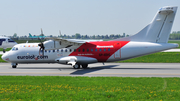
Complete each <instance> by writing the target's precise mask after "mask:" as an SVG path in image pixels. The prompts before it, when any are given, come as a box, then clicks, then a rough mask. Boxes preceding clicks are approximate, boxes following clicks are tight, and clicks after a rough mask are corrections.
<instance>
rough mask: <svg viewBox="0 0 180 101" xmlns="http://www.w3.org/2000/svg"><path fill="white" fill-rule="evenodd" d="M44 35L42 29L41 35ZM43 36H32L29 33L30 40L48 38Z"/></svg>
mask: <svg viewBox="0 0 180 101" xmlns="http://www.w3.org/2000/svg"><path fill="white" fill-rule="evenodd" d="M42 34H43V31H42V28H41V35H42ZM41 35H39V36H32V35H31V33H29V38H40V39H42V38H45V37H47V36H41Z"/></svg>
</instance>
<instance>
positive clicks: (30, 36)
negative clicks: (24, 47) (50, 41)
mask: <svg viewBox="0 0 180 101" xmlns="http://www.w3.org/2000/svg"><path fill="white" fill-rule="evenodd" d="M45 37H46V36H32V35H31V33H29V38H45Z"/></svg>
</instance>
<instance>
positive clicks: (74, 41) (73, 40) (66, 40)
mask: <svg viewBox="0 0 180 101" xmlns="http://www.w3.org/2000/svg"><path fill="white" fill-rule="evenodd" d="M45 39H49V40H54V41H59V42H64V43H70V44H71V43H86V41H85V40H76V39H62V38H54V37H46V38H45Z"/></svg>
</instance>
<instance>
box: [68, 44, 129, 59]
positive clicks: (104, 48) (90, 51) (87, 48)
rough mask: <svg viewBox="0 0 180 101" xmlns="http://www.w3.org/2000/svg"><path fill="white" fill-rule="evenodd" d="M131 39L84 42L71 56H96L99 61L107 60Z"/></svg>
mask: <svg viewBox="0 0 180 101" xmlns="http://www.w3.org/2000/svg"><path fill="white" fill-rule="evenodd" d="M128 42H129V41H97V42H87V43H84V44H82V45H81V46H80V47H79V48H77V49H76V51H75V52H72V53H71V54H70V55H69V56H84V57H92V58H96V59H97V60H98V62H106V61H107V59H108V58H109V57H110V56H111V55H113V54H114V53H115V52H116V51H117V50H118V49H120V48H122V47H123V46H124V45H126V44H127V43H128Z"/></svg>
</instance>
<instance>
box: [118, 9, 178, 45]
mask: <svg viewBox="0 0 180 101" xmlns="http://www.w3.org/2000/svg"><path fill="white" fill-rule="evenodd" d="M176 11H177V7H176V6H166V7H163V8H160V9H159V10H158V12H157V14H156V15H155V17H154V19H153V20H152V22H151V23H150V24H149V25H147V26H146V27H145V28H144V29H142V30H141V31H140V32H139V33H137V34H135V35H134V36H131V37H127V38H122V39H116V40H123V41H138V42H155V43H167V42H168V39H169V35H170V32H171V28H172V25H173V22H174V17H175V14H176Z"/></svg>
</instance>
